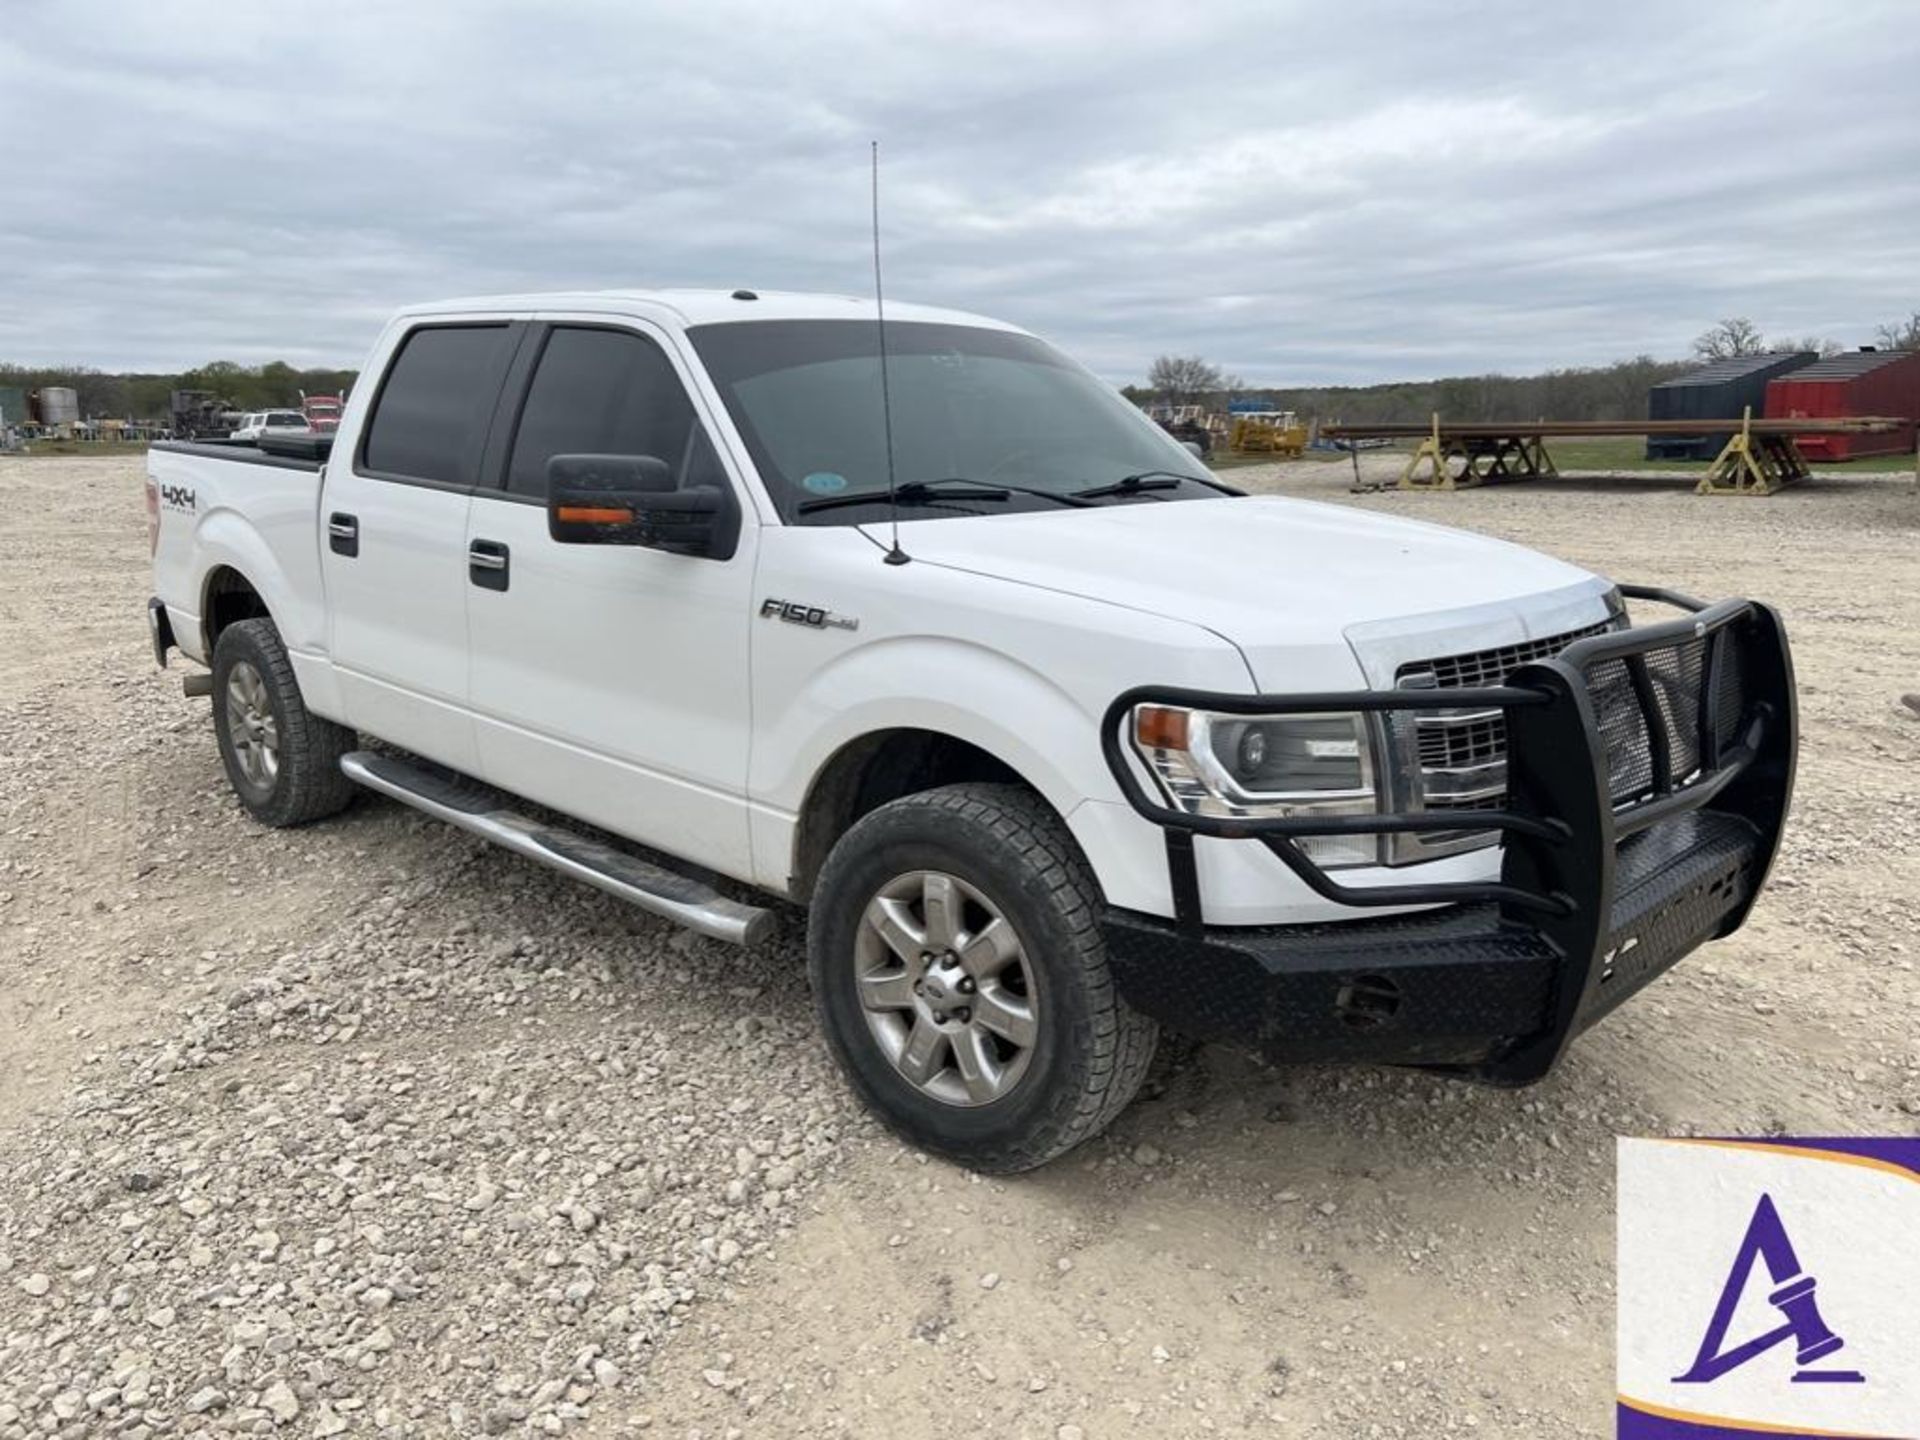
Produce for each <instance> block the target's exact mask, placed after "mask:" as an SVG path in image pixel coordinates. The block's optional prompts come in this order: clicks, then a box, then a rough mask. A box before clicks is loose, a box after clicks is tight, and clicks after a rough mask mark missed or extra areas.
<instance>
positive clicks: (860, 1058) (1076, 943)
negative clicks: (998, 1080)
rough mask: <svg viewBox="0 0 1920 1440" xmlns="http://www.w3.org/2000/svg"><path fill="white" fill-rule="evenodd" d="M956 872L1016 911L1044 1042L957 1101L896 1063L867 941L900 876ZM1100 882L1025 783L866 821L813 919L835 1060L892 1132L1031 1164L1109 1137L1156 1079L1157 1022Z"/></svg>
mask: <svg viewBox="0 0 1920 1440" xmlns="http://www.w3.org/2000/svg"><path fill="white" fill-rule="evenodd" d="M915 872H937V873H941V874H946V875H951V876H953V877H955V878H957V879H958V880H960V881H962V882H964V883H965V884H966V885H967V886H970V887H972V889H973V890H974V891H975V892H977V893H978V894H979V895H980V896H983V897H985V899H986V900H988V901H990V902H991V905H992V907H993V908H994V909H997V910H998V911H999V912H1000V915H1001V918H1003V919H1004V920H1006V921H1008V922H1010V923H1011V924H1012V927H1013V929H1014V931H1015V933H1016V935H1017V936H1018V939H1019V941H1020V943H1021V946H1022V947H1023V951H1024V957H1025V959H1024V963H1025V964H1026V965H1027V966H1028V968H1029V969H1030V970H1031V972H1032V981H1033V990H1034V1013H1033V1018H1034V1024H1035V1030H1036V1032H1037V1039H1036V1041H1035V1043H1034V1044H1033V1045H1032V1046H1031V1053H1030V1054H1029V1055H1028V1057H1027V1060H1026V1062H1025V1068H1024V1071H1023V1072H1022V1073H1021V1075H1020V1078H1019V1079H1018V1081H1017V1083H1015V1084H1014V1085H1013V1087H1012V1088H1011V1089H1010V1090H1009V1091H1007V1093H1005V1094H1004V1095H1001V1096H1000V1097H999V1098H995V1099H993V1100H991V1101H990V1102H987V1103H968V1104H959V1103H947V1102H943V1101H942V1100H941V1099H938V1098H935V1097H934V1096H933V1095H931V1094H929V1093H927V1090H926V1089H925V1088H924V1087H923V1086H920V1085H916V1084H915V1082H914V1081H912V1080H910V1079H908V1078H907V1076H906V1075H905V1074H904V1073H903V1072H902V1071H901V1070H900V1069H899V1068H897V1067H896V1064H895V1062H894V1060H892V1059H890V1058H889V1056H888V1054H887V1052H886V1050H884V1049H883V1048H882V1045H881V1042H880V1040H879V1039H878V1038H876V1036H875V1034H874V1033H873V1030H872V1029H871V1028H870V1026H869V1024H868V1020H867V1016H866V1014H865V1011H864V1007H863V1004H862V998H861V993H860V989H861V980H860V976H859V971H858V966H857V964H856V959H855V955H856V951H855V946H856V937H857V935H858V934H859V931H860V929H861V927H862V926H863V925H864V924H865V923H866V922H865V919H864V918H863V917H864V916H865V915H866V914H867V909H868V906H869V905H870V904H873V903H876V897H877V896H879V895H880V894H881V892H882V891H883V889H885V888H886V887H888V886H889V885H890V884H896V883H897V882H898V880H899V877H902V876H907V875H911V874H913V873H915ZM1100 907H1101V900H1100V892H1099V888H1098V886H1097V885H1096V884H1095V882H1094V879H1093V876H1092V874H1091V872H1090V871H1089V870H1088V867H1087V864H1086V861H1085V859H1084V858H1083V857H1082V856H1081V854H1080V851H1079V847H1078V846H1077V845H1076V844H1075V843H1074V841H1073V838H1072V836H1071V835H1070V834H1069V833H1068V831H1067V829H1066V827H1065V825H1063V824H1062V823H1061V822H1060V820H1059V818H1058V817H1057V816H1056V815H1055V814H1054V813H1053V811H1052V810H1051V809H1049V808H1048V806H1047V805H1046V804H1045V803H1044V802H1043V801H1041V800H1040V798H1039V797H1038V796H1036V795H1034V794H1033V793H1032V792H1031V791H1028V790H1025V789H1023V788H1021V787H1020V786H1017V785H1003V784H975V783H970V784H963V785H948V786H944V787H942V788H940V789H936V790H929V791H925V792H923V793H921V794H917V795H909V796H907V797H905V798H903V799H900V800H895V801H893V802H891V803H890V804H887V805H883V806H881V807H879V808H878V809H876V810H874V811H872V812H870V813H869V814H867V815H866V816H864V817H862V818H861V819H860V820H859V821H858V823H856V824H855V825H853V826H852V827H851V828H850V829H849V830H848V831H847V833H846V834H845V835H844V836H842V837H841V839H840V841H839V843H838V844H837V845H835V846H834V849H833V853H832V854H831V855H830V856H829V857H828V859H827V862H826V864H825V865H824V866H823V867H822V868H821V872H820V876H819V879H818V881H817V882H816V884H815V886H814V892H813V902H812V908H811V913H810V917H809V924H808V930H807V951H808V955H807V959H808V971H809V974H810V977H811V979H812V983H813V993H814V1005H815V1009H816V1011H817V1012H818V1015H819V1018H820V1025H821V1028H822V1029H823V1030H824V1031H825V1032H826V1037H827V1042H828V1044H829V1046H830V1047H831V1049H832V1051H833V1054H834V1058H835V1059H836V1060H837V1061H838V1062H839V1064H840V1067H841V1069H842V1070H843V1071H844V1072H845V1073H846V1076H847V1078H848V1080H849V1081H850V1082H851V1083H852V1085H853V1088H854V1089H855V1090H856V1091H857V1092H858V1093H859V1095H860V1097H861V1098H862V1099H863V1100H864V1101H865V1102H866V1103H867V1105H868V1106H869V1107H870V1108H871V1109H872V1110H873V1111H874V1113H875V1114H876V1115H878V1116H879V1118H880V1119H881V1120H882V1121H884V1122H885V1123H886V1124H887V1125H888V1127H889V1128H891V1129H892V1130H893V1131H895V1133H897V1134H899V1135H900V1136H901V1137H903V1138H904V1139H906V1140H908V1141H910V1142H911V1143H913V1144H914V1145H917V1146H919V1147H920V1148H921V1149H924V1150H927V1151H931V1152H932V1153H934V1154H937V1155H942V1156H945V1157H946V1158H948V1159H950V1160H954V1161H957V1162H959V1163H960V1164H963V1165H966V1166H968V1167H970V1168H972V1169H975V1170H981V1171H990V1172H1001V1173H1005V1172H1012V1171H1020V1170H1030V1169H1033V1168H1035V1167H1036V1166H1040V1165H1044V1164H1046V1163H1047V1162H1048V1161H1049V1160H1052V1159H1054V1158H1056V1157H1057V1156H1059V1155H1062V1154H1064V1153H1065V1152H1066V1151H1068V1150H1071V1149H1072V1148H1073V1147H1074V1146H1076V1145H1078V1144H1080V1143H1081V1142H1082V1141H1085V1140H1087V1139H1089V1138H1091V1137H1092V1136H1094V1135H1097V1134H1098V1133H1099V1132H1100V1131H1101V1130H1103V1129H1105V1128H1106V1126H1107V1125H1108V1124H1109V1123H1111V1122H1112V1120H1113V1119H1114V1117H1115V1116H1117V1115H1118V1114H1119V1113H1120V1112H1121V1111H1122V1110H1123V1109H1125V1108H1126V1106H1127V1103H1128V1102H1129V1101H1131V1100H1132V1099H1133V1097H1134V1094H1135V1093H1136V1092H1137V1091H1138V1090H1139V1088H1140V1084H1141V1081H1142V1080H1144V1079H1145V1078H1146V1073H1147V1067H1148V1065H1149V1064H1150V1063H1151V1062H1152V1060H1153V1051H1154V1044H1155V1040H1156V1038H1157V1034H1158V1031H1157V1028H1156V1027H1155V1025H1154V1023H1153V1022H1152V1021H1151V1020H1149V1019H1147V1018H1146V1017H1145V1016H1142V1015H1140V1014H1138V1013H1137V1012H1135V1011H1134V1010H1132V1009H1131V1008H1130V1007H1129V1006H1128V1005H1127V1003H1126V1002H1125V1001H1124V1000H1123V999H1121V997H1120V996H1119V994H1118V993H1117V992H1116V991H1115V989H1114V984H1113V977H1112V974H1111V973H1110V971H1109V968H1108V964H1107V950H1106V943H1105V940H1104V938H1103V937H1102V935H1101V931H1100V925H1099V915H1100Z"/></svg>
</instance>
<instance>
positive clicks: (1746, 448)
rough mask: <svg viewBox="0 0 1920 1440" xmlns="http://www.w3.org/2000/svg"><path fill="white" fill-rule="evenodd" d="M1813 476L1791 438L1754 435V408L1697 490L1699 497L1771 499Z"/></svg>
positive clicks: (1742, 419)
mask: <svg viewBox="0 0 1920 1440" xmlns="http://www.w3.org/2000/svg"><path fill="white" fill-rule="evenodd" d="M1812 474H1813V472H1812V471H1811V470H1809V469H1807V462H1806V458H1805V457H1804V456H1802V455H1801V453H1800V447H1799V446H1798V445H1795V444H1794V443H1793V437H1792V436H1791V435H1773V434H1761V435H1755V434H1754V433H1753V407H1752V406H1751V405H1749V406H1747V408H1746V411H1745V413H1744V414H1743V415H1742V417H1741V420H1740V428H1739V429H1738V430H1736V431H1735V432H1734V434H1733V437H1732V438H1731V439H1730V440H1728V441H1727V445H1726V448H1725V449H1724V450H1722V451H1721V452H1720V454H1719V456H1718V457H1717V458H1716V459H1715V460H1714V462H1713V465H1712V467H1711V468H1709V469H1708V471H1707V473H1706V474H1705V475H1702V476H1701V477H1700V483H1699V484H1698V485H1696V486H1694V493H1695V494H1697V495H1771V494H1773V493H1774V491H1776V490H1784V489H1785V488H1786V487H1787V486H1789V485H1791V484H1793V483H1794V481H1796V480H1806V479H1808V478H1810V477H1811V476H1812Z"/></svg>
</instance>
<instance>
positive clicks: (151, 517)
mask: <svg viewBox="0 0 1920 1440" xmlns="http://www.w3.org/2000/svg"><path fill="white" fill-rule="evenodd" d="M159 553H160V487H159V486H158V485H156V484H154V483H153V477H152V476H151V475H149V476H148V477H147V554H148V556H149V557H151V556H154V555H157V554H159Z"/></svg>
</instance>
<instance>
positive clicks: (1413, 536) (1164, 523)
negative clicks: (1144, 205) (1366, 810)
mask: <svg viewBox="0 0 1920 1440" xmlns="http://www.w3.org/2000/svg"><path fill="white" fill-rule="evenodd" d="M869 528H870V529H872V530H873V531H874V532H875V535H874V538H876V539H879V540H881V541H882V542H883V543H884V540H885V538H886V537H885V536H884V535H882V534H880V533H878V532H879V531H880V530H881V529H882V528H883V527H877V526H876V527H869ZM900 540H901V547H902V548H903V549H904V550H905V551H906V552H907V553H908V554H909V555H910V556H912V557H913V559H914V560H915V561H916V562H920V563H929V564H934V565H940V566H945V567H948V568H951V569H955V570H964V571H969V572H972V573H974V574H978V575H984V576H992V577H995V578H998V579H1001V580H1007V581H1011V582H1013V583H1016V584H1021V585H1031V586H1035V587H1038V588H1041V589H1046V590H1053V591H1062V592H1066V593H1069V594H1074V595H1081V596H1085V597H1087V598H1088V599H1092V600H1097V601H1103V602H1106V603H1108V604H1112V605H1118V606H1122V607H1125V608H1128V609H1133V610H1140V611H1145V612H1147V613H1150V614H1154V615H1160V616H1166V617H1169V618H1172V619H1176V620H1184V621H1187V622H1189V623H1192V624H1194V625H1198V626H1201V627H1203V628H1205V629H1207V630H1211V631H1213V632H1214V633H1216V634H1217V635H1219V636H1221V637H1222V638H1223V639H1225V640H1227V641H1229V642H1230V643H1232V644H1233V645H1235V646H1237V647H1238V648H1239V649H1240V651H1241V653H1242V654H1243V655H1245V656H1246V659H1247V664H1248V668H1249V670H1250V671H1251V672H1252V677H1253V680H1254V683H1255V684H1256V685H1258V686H1259V687H1260V688H1262V689H1270V690H1282V689H1284V690H1302V689H1312V688H1320V687H1331V686H1351V685H1353V684H1354V683H1355V682H1356V678H1358V679H1360V680H1362V681H1364V682H1365V683H1367V684H1370V685H1374V686H1376V687H1377V686H1381V685H1386V684H1390V683H1391V666H1390V665H1387V666H1385V667H1384V668H1383V667H1382V666H1381V665H1379V664H1374V663H1369V657H1370V656H1371V655H1376V654H1377V655H1384V656H1390V657H1391V656H1397V657H1399V658H1408V657H1410V656H1412V655H1416V654H1425V655H1434V654H1450V653H1455V652H1456V651H1458V650H1469V649H1479V648H1486V647H1491V646H1495V645H1507V644H1512V643H1515V642H1517V641H1519V640H1523V639H1532V638H1536V637H1539V636H1543V635H1553V634H1560V633H1564V632H1565V631H1566V630H1570V629H1575V628H1578V627H1580V626H1583V625H1589V624H1593V623H1595V622H1596V621H1599V620H1602V619H1604V618H1605V617H1606V615H1607V613H1608V602H1607V595H1608V593H1609V591H1610V590H1611V588H1612V587H1611V585H1610V584H1609V583H1608V582H1606V581H1604V580H1602V579H1599V578H1598V577H1596V576H1593V575H1591V574H1589V573H1588V572H1586V571H1584V570H1580V569H1578V568H1577V567H1575V566H1572V565H1568V564H1566V563H1565V562H1564V561H1560V560H1555V559H1553V558H1552V557H1550V556H1547V555H1542V554H1539V553H1538V552H1536V551H1532V550H1527V549H1524V548H1522V547H1521V546H1518V545H1512V544H1509V543H1507V542H1506V541H1504V540H1494V539H1490V538H1488V537H1487V536H1484V535H1476V534H1473V533H1471V532H1468V531H1464V530H1452V529H1448V528H1446V527H1444V526H1439V525H1429V524H1425V523H1423V522H1421V521H1417V520H1405V519H1401V518H1398V517H1396V516H1391V515H1381V514H1377V513H1375V512H1372V511H1366V510H1356V509H1354V508H1352V507H1350V506H1344V505H1325V504H1318V503H1315V502H1313V501H1307V500H1293V499H1286V498H1282V497H1279V496H1249V497H1247V498H1244V499H1236V500H1191V501H1171V502H1166V503H1153V502H1145V501H1143V502H1139V503H1135V504H1131V505H1111V506H1103V507H1101V508H1099V509H1089V510H1060V511H1057V512H1055V511H1036V512H1031V513H1020V514H1013V515H1001V516H982V517H977V518H976V517H967V518H965V519H950V520H926V521H914V522H908V523H903V524H902V525H901V526H900ZM1423 645H1428V646H1431V648H1425V649H1423V648H1422V646H1423ZM1356 670H1358V672H1359V674H1358V677H1356Z"/></svg>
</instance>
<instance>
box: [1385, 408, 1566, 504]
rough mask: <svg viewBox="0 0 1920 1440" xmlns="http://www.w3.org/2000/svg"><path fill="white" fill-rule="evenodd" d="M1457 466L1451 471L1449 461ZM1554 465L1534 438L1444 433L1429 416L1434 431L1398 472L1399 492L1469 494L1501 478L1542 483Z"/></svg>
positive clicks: (1552, 472)
mask: <svg viewBox="0 0 1920 1440" xmlns="http://www.w3.org/2000/svg"><path fill="white" fill-rule="evenodd" d="M1455 460H1458V461H1459V462H1460V471H1459V473H1458V474H1455V473H1454V470H1453V464H1452V462H1453V461H1455ZM1559 473H1560V470H1559V467H1558V466H1556V465H1555V464H1554V463H1553V457H1552V456H1551V455H1549V454H1548V453H1547V446H1546V441H1545V440H1543V439H1542V438H1541V437H1540V436H1538V435H1530V434H1517V435H1466V436H1460V435H1449V434H1447V432H1446V431H1445V430H1443V429H1442V428H1441V426H1440V416H1439V414H1438V413H1437V412H1436V413H1435V415H1434V417H1433V429H1432V430H1431V431H1430V432H1429V433H1428V435H1427V437H1426V438H1425V439H1424V440H1422V441H1421V442H1420V444H1419V446H1418V448H1417V449H1415V450H1414V452H1413V455H1412V457H1411V458H1410V459H1409V460H1408V461H1407V468H1406V469H1405V470H1403V471H1401V473H1400V488H1401V489H1402V490H1470V489H1472V488H1473V487H1474V486H1476V485H1491V484H1496V483H1498V482H1499V481H1502V480H1545V479H1551V478H1553V477H1555V476H1557V475H1559Z"/></svg>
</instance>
